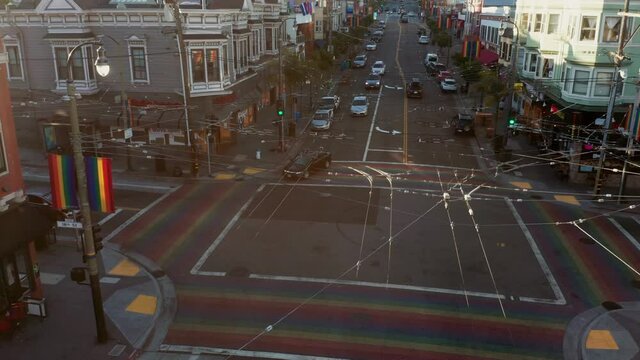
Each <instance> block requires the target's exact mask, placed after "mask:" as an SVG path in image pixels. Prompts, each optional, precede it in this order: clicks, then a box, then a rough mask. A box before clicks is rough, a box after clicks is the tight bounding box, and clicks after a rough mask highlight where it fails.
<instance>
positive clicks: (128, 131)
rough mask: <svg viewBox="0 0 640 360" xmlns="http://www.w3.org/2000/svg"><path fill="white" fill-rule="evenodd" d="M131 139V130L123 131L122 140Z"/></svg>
mask: <svg viewBox="0 0 640 360" xmlns="http://www.w3.org/2000/svg"><path fill="white" fill-rule="evenodd" d="M132 137H133V129H132V128H128V129H124V139H125V140H127V139H131V138H132Z"/></svg>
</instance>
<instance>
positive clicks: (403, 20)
mask: <svg viewBox="0 0 640 360" xmlns="http://www.w3.org/2000/svg"><path fill="white" fill-rule="evenodd" d="M400 22H401V23H405V24H406V23H408V22H409V18H407V17H406V16H404V15H402V16H400Z"/></svg>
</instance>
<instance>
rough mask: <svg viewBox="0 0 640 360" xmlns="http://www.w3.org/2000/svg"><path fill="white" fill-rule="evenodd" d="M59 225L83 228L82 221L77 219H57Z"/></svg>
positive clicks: (68, 227)
mask: <svg viewBox="0 0 640 360" xmlns="http://www.w3.org/2000/svg"><path fill="white" fill-rule="evenodd" d="M57 224H58V227H61V228H66V229H82V223H79V222H77V221H67V220H65V221H57Z"/></svg>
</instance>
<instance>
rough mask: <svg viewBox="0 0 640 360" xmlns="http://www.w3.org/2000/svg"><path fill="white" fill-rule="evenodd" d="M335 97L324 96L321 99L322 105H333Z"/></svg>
mask: <svg viewBox="0 0 640 360" xmlns="http://www.w3.org/2000/svg"><path fill="white" fill-rule="evenodd" d="M333 103H334V102H333V99H332V98H322V99H320V105H331V106H333Z"/></svg>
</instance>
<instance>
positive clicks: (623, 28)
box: [593, 0, 629, 195]
mask: <svg viewBox="0 0 640 360" xmlns="http://www.w3.org/2000/svg"><path fill="white" fill-rule="evenodd" d="M628 12H629V0H625V1H624V10H623V15H622V18H621V20H620V21H621V24H620V33H619V34H618V51H616V53H615V54H614V55H613V63H614V65H615V66H614V68H613V81H612V82H611V94H609V105H608V106H607V117H606V119H605V122H604V132H603V134H602V144H601V145H600V158H599V159H598V169H597V172H596V179H595V182H594V185H593V194H594V195H599V194H600V190H601V189H602V183H603V182H604V181H603V169H602V168H603V167H604V163H605V158H606V156H607V137H608V135H609V128H610V127H611V118H612V117H613V109H614V107H615V102H616V96H617V94H618V85H619V82H620V65H622V61H623V60H624V59H625V56H624V46H625V38H624V36H625V33H626V32H627V15H626V14H627V13H628Z"/></svg>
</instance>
